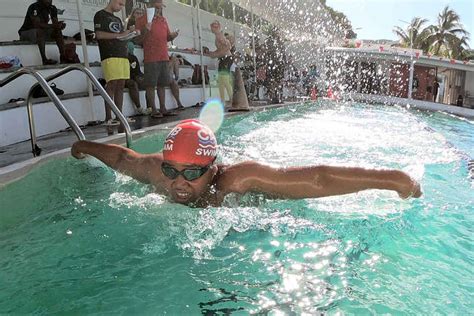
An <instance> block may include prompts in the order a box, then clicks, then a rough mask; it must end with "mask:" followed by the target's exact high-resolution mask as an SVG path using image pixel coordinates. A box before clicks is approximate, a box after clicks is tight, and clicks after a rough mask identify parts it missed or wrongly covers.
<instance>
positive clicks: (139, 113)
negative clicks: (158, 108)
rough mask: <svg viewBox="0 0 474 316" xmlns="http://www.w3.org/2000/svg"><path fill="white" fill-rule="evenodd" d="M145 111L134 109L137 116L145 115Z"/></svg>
mask: <svg viewBox="0 0 474 316" xmlns="http://www.w3.org/2000/svg"><path fill="white" fill-rule="evenodd" d="M145 111H146V110H144V109H142V108H135V112H137V115H145Z"/></svg>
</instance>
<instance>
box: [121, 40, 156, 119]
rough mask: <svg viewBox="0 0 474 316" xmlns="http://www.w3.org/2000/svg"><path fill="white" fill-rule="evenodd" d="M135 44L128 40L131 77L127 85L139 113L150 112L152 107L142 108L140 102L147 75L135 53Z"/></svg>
mask: <svg viewBox="0 0 474 316" xmlns="http://www.w3.org/2000/svg"><path fill="white" fill-rule="evenodd" d="M134 49H135V45H134V44H133V43H132V42H128V62H129V63H130V79H128V80H127V81H126V82H125V86H126V87H127V89H128V94H129V95H130V98H131V99H132V102H133V105H134V106H135V111H136V112H137V113H138V114H150V113H151V108H147V109H146V110H143V109H142V106H141V103H140V90H145V76H144V75H143V73H142V70H141V69H140V62H139V61H138V58H137V56H135V55H134V54H133V53H134V52H133V51H134Z"/></svg>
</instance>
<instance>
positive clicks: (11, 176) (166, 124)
mask: <svg viewBox="0 0 474 316" xmlns="http://www.w3.org/2000/svg"><path fill="white" fill-rule="evenodd" d="M323 99H326V98H323ZM351 99H352V100H357V101H362V102H369V103H370V102H380V103H382V102H381V101H384V102H383V103H385V104H387V105H389V104H406V103H407V100H406V99H398V98H386V97H385V98H383V99H380V98H379V97H373V96H367V95H353V96H351ZM320 100H321V99H320ZM302 101H303V100H300V101H297V102H284V103H282V104H273V105H262V104H258V103H257V104H252V105H251V106H250V111H251V112H254V111H260V110H264V109H268V108H275V107H284V106H289V105H294V104H300V103H301V102H302ZM413 101H414V100H410V101H409V103H410V104H411V105H413V107H414V108H418V109H420V110H429V111H443V112H447V113H452V114H455V115H458V116H463V117H466V118H469V119H473V118H474V109H467V108H459V107H453V106H447V105H443V104H429V103H428V102H413ZM418 103H419V104H418ZM200 110H201V108H199V107H188V108H186V109H185V110H183V111H177V112H176V114H177V115H176V116H168V117H164V118H151V117H150V116H135V117H134V118H135V120H136V122H134V123H131V124H130V128H131V130H132V133H133V138H134V139H137V138H140V137H142V136H145V135H149V134H150V133H153V132H155V131H158V130H169V129H170V128H171V127H173V126H174V125H175V123H176V122H177V121H180V120H184V119H189V118H197V117H198V116H199V112H200ZM243 113H249V112H226V113H225V115H226V116H231V115H239V114H243ZM83 132H84V135H85V137H86V139H87V140H95V141H100V142H104V143H116V144H124V143H125V135H124V134H123V133H120V134H119V133H117V127H114V128H107V127H105V126H103V125H95V126H86V127H85V128H84V129H83ZM76 140H77V137H76V135H75V134H74V133H73V132H72V131H71V130H65V131H61V132H58V133H53V134H49V135H46V136H42V137H38V139H37V145H38V146H39V147H40V148H41V150H42V152H41V155H40V156H39V157H33V154H32V152H31V142H30V141H24V142H21V143H16V144H12V145H8V146H4V147H0V187H2V186H5V185H7V184H8V183H10V182H13V181H15V180H17V179H19V178H21V177H23V176H24V175H25V174H27V173H28V171H29V170H31V169H32V168H34V167H35V166H37V165H39V164H41V163H44V162H46V161H49V160H50V159H54V158H64V157H70V152H69V150H70V147H71V145H72V144H73V143H74V142H75V141H76Z"/></svg>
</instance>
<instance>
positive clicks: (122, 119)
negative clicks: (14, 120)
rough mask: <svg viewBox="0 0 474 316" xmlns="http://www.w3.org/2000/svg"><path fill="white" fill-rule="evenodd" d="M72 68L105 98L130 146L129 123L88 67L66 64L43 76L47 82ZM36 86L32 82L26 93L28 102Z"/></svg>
mask: <svg viewBox="0 0 474 316" xmlns="http://www.w3.org/2000/svg"><path fill="white" fill-rule="evenodd" d="M73 70H78V71H80V72H82V73H84V74H85V75H86V76H88V77H89V79H90V80H91V82H92V84H93V85H94V86H95V88H96V89H97V91H98V92H99V94H100V95H101V96H102V98H103V99H104V100H105V102H106V104H107V105H108V106H109V107H110V109H111V110H112V111H113V112H114V114H115V115H116V116H117V118H118V119H119V121H120V122H121V123H122V125H123V126H124V127H125V138H126V142H127V147H129V148H130V146H131V145H132V130H131V129H130V125H129V124H128V122H127V119H126V118H125V116H124V115H123V114H122V112H121V111H120V110H119V109H118V108H117V106H116V105H115V103H114V101H113V100H112V98H111V97H110V96H109V94H108V93H107V91H105V89H104V88H103V87H102V85H101V84H100V82H99V81H98V80H97V78H96V77H95V76H94V74H93V73H92V72H91V71H90V70H89V69H87V68H86V67H84V66H82V65H79V64H77V65H70V66H67V67H65V68H63V69H61V70H60V71H58V72H56V73H54V74H52V75H50V76H47V77H46V78H45V80H46V81H48V82H49V81H51V80H54V79H57V78H59V77H61V76H63V75H65V74H67V73H69V72H71V71H73ZM36 86H37V84H34V85H33V87H31V89H30V93H29V94H28V99H27V100H28V102H31V93H32V91H33V89H34V88H35V87H36Z"/></svg>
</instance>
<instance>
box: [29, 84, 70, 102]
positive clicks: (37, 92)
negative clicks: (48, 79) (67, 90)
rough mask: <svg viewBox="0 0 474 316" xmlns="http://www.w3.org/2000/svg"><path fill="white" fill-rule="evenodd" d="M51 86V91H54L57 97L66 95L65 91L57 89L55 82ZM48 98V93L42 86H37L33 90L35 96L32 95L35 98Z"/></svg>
mask: <svg viewBox="0 0 474 316" xmlns="http://www.w3.org/2000/svg"><path fill="white" fill-rule="evenodd" d="M49 86H50V87H51V89H53V91H54V93H56V95H63V94H64V90H61V89H59V88H58V87H56V84H55V83H54V82H53V83H50V84H49ZM47 96H48V95H47V94H46V92H45V91H44V90H43V88H42V87H41V86H40V85H37V86H36V87H35V88H34V89H33V94H32V97H33V98H44V97H47Z"/></svg>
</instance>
